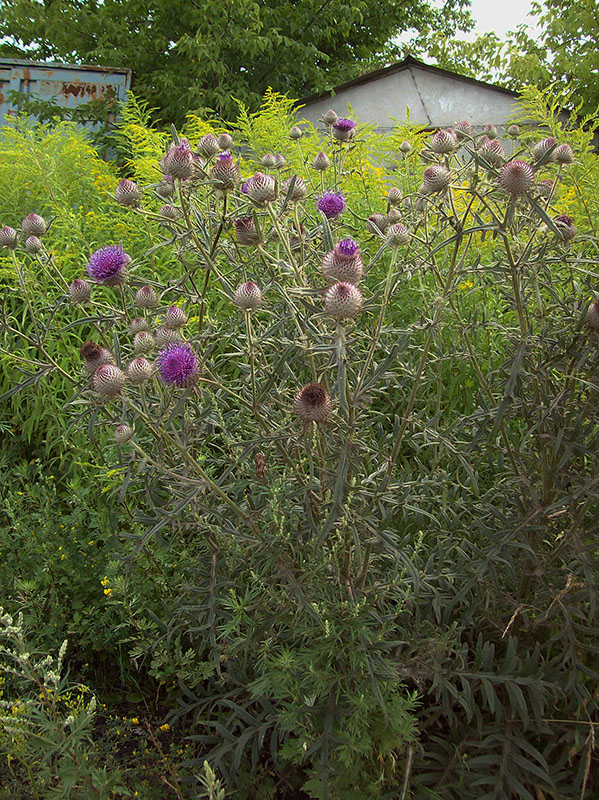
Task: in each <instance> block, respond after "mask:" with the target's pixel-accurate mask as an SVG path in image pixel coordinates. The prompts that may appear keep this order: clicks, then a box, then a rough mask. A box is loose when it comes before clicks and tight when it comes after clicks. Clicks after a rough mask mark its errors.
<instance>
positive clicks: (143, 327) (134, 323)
mask: <svg viewBox="0 0 599 800" xmlns="http://www.w3.org/2000/svg"><path fill="white" fill-rule="evenodd" d="M149 330H150V326H149V325H148V323H147V321H146V320H145V319H144V318H143V317H135V319H132V320H131V324H130V325H129V332H130V333H133V334H135V333H139V332H140V331H149Z"/></svg>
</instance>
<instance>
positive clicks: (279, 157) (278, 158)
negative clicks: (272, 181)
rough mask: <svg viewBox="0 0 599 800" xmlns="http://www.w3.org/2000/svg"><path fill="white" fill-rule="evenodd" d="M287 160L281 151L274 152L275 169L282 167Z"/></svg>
mask: <svg viewBox="0 0 599 800" xmlns="http://www.w3.org/2000/svg"><path fill="white" fill-rule="evenodd" d="M286 163H287V160H286V159H285V156H284V155H283V154H282V153H275V169H283V167H284V166H285V164H286Z"/></svg>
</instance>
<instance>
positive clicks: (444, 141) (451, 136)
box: [431, 130, 458, 154]
mask: <svg viewBox="0 0 599 800" xmlns="http://www.w3.org/2000/svg"><path fill="white" fill-rule="evenodd" d="M457 146H458V140H457V138H456V135H455V133H454V132H453V131H450V130H444V131H437V133H435V135H434V136H433V138H432V141H431V149H432V150H433V152H434V153H439V154H447V153H453V151H454V150H455V149H456V148H457Z"/></svg>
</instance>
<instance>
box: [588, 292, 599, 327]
mask: <svg viewBox="0 0 599 800" xmlns="http://www.w3.org/2000/svg"><path fill="white" fill-rule="evenodd" d="M585 322H586V324H587V326H588V327H589V328H592V329H593V330H595V331H599V298H597V299H596V300H594V301H593V302H592V303H591V304H590V306H589V307H588V309H587V314H586V319H585Z"/></svg>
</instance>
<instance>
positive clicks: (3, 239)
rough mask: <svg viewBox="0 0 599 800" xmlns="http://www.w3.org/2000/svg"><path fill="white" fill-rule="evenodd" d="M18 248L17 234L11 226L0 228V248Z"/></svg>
mask: <svg viewBox="0 0 599 800" xmlns="http://www.w3.org/2000/svg"><path fill="white" fill-rule="evenodd" d="M16 246H17V232H16V230H15V229H14V228H11V227H10V225H5V226H4V227H3V228H0V247H8V248H10V249H11V250H14V248H15V247H16Z"/></svg>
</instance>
